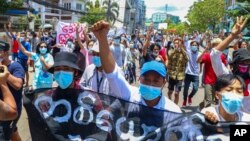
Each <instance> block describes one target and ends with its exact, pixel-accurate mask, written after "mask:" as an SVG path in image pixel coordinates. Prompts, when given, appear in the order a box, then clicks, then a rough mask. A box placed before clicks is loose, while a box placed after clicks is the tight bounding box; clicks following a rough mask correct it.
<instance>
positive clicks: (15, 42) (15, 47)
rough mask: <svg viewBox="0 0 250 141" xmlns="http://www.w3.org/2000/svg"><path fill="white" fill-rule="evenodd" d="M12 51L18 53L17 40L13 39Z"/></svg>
mask: <svg viewBox="0 0 250 141" xmlns="http://www.w3.org/2000/svg"><path fill="white" fill-rule="evenodd" d="M12 53H18V43H17V40H13V48H12Z"/></svg>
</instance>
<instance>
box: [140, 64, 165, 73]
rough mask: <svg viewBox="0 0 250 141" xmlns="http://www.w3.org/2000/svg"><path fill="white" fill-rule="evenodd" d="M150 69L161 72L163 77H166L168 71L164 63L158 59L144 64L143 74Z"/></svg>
mask: <svg viewBox="0 0 250 141" xmlns="http://www.w3.org/2000/svg"><path fill="white" fill-rule="evenodd" d="M148 71H155V72H157V73H158V74H160V75H161V76H162V77H166V75H167V71H166V67H165V66H164V64H163V63H161V62H158V61H150V62H147V63H145V64H143V66H142V68H141V76H142V75H144V74H145V73H146V72H148Z"/></svg>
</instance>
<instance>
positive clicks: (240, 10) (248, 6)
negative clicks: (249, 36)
mask: <svg viewBox="0 0 250 141" xmlns="http://www.w3.org/2000/svg"><path fill="white" fill-rule="evenodd" d="M237 2H238V3H237V4H236V6H235V8H234V9H228V10H227V14H228V16H229V17H232V18H233V19H235V18H236V17H237V16H245V17H248V18H250V0H237ZM249 26H250V22H248V23H247V25H246V27H249Z"/></svg>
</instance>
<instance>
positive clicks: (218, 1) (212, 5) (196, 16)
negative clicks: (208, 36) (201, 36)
mask: <svg viewBox="0 0 250 141" xmlns="http://www.w3.org/2000/svg"><path fill="white" fill-rule="evenodd" d="M224 14H225V3H224V0H203V1H200V2H195V3H194V4H193V5H192V6H191V7H190V9H189V11H188V14H187V19H188V21H189V22H190V23H191V25H190V29H191V30H199V31H203V32H204V31H205V30H206V29H207V28H208V27H209V26H211V27H212V30H215V27H216V25H217V24H218V23H220V22H221V19H222V18H223V16H224Z"/></svg>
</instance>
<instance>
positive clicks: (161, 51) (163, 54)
mask: <svg viewBox="0 0 250 141" xmlns="http://www.w3.org/2000/svg"><path fill="white" fill-rule="evenodd" d="M159 55H161V57H162V58H163V60H164V62H166V60H167V58H166V48H164V47H163V48H162V49H161V50H160V52H159Z"/></svg>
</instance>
